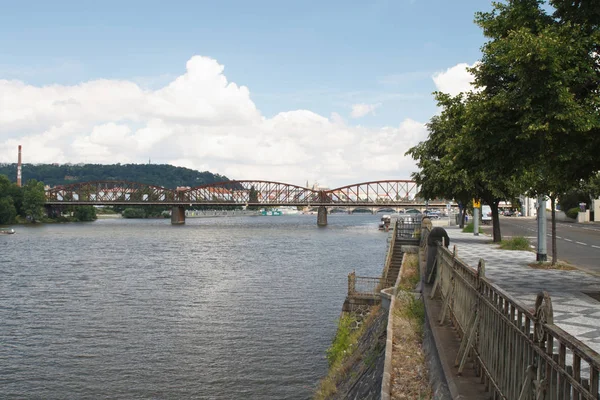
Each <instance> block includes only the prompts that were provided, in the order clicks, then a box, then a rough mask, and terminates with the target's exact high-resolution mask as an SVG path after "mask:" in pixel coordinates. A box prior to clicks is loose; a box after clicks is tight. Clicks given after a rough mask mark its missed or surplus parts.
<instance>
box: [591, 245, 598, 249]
mask: <svg viewBox="0 0 600 400" xmlns="http://www.w3.org/2000/svg"><path fill="white" fill-rule="evenodd" d="M592 247H593V248H595V249H600V246H596V245H595V244H593V245H592Z"/></svg>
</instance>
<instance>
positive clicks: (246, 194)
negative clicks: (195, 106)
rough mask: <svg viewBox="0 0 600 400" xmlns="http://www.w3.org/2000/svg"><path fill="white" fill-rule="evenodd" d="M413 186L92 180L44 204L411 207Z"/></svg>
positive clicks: (59, 189)
mask: <svg viewBox="0 0 600 400" xmlns="http://www.w3.org/2000/svg"><path fill="white" fill-rule="evenodd" d="M417 193H418V187H417V185H416V183H415V182H412V181H406V180H388V181H374V182H363V183H357V184H353V185H348V186H343V187H340V188H336V189H318V190H315V189H310V188H305V187H301V186H296V185H291V184H288V183H281V182H271V181H250V180H247V181H227V182H218V183H211V184H207V185H201V186H197V187H194V188H191V187H178V188H177V189H167V188H163V187H160V186H153V185H147V184H143V183H138V182H126V181H92V182H79V183H73V184H69V185H62V186H56V187H53V188H49V189H47V190H46V204H48V205H60V204H66V205H173V206H174V205H220V206H222V205H259V206H282V205H289V206H309V205H310V206H321V205H322V206H377V207H382V206H386V205H390V206H402V205H415V204H416V200H415V197H416V195H417Z"/></svg>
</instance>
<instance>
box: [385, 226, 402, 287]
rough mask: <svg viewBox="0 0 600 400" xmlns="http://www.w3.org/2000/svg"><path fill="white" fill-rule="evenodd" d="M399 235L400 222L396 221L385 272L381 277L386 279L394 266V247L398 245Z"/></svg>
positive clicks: (386, 258)
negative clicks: (392, 265)
mask: <svg viewBox="0 0 600 400" xmlns="http://www.w3.org/2000/svg"><path fill="white" fill-rule="evenodd" d="M397 234H398V220H396V221H395V222H394V229H393V231H392V236H391V238H390V243H389V246H388V250H387V255H386V257H385V264H384V265H383V272H382V274H381V276H383V277H384V278H385V279H387V277H388V272H389V270H390V265H391V264H392V259H393V258H394V246H395V245H396V236H397Z"/></svg>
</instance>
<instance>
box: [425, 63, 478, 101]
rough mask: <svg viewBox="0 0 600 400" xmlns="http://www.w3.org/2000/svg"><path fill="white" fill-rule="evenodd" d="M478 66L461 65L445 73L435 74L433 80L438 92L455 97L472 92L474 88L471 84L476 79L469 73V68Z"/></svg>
mask: <svg viewBox="0 0 600 400" xmlns="http://www.w3.org/2000/svg"><path fill="white" fill-rule="evenodd" d="M476 64H477V63H474V64H473V65H469V64H466V63H460V64H457V65H455V66H454V67H451V68H448V69H447V70H446V71H444V72H438V73H436V74H434V75H433V77H432V78H433V82H434V83H435V86H436V87H437V90H439V91H440V92H444V93H448V94H450V95H453V96H455V95H457V94H459V93H460V92H469V91H472V90H473V89H474V87H473V85H472V84H471V82H473V79H474V77H473V74H471V73H470V72H469V71H467V68H473V67H474V66H475V65H476Z"/></svg>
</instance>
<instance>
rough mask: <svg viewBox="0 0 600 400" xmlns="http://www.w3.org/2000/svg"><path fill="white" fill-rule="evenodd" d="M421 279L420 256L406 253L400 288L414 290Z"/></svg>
mask: <svg viewBox="0 0 600 400" xmlns="http://www.w3.org/2000/svg"><path fill="white" fill-rule="evenodd" d="M419 279H421V277H420V275H419V257H418V256H416V255H413V254H406V255H405V259H404V268H403V269H402V278H401V279H400V285H398V288H399V289H401V290H413V289H414V288H415V286H417V283H419Z"/></svg>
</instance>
